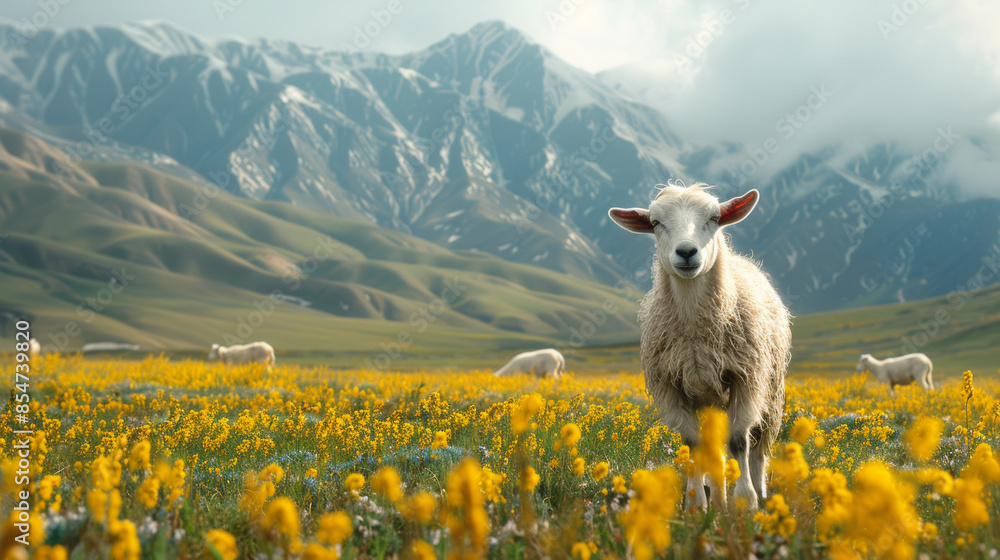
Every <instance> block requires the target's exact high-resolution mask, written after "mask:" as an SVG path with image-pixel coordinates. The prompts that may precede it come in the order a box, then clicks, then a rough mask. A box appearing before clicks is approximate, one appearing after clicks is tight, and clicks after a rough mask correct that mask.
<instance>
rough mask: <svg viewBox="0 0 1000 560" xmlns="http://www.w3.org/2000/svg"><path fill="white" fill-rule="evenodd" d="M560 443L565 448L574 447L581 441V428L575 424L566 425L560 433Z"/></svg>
mask: <svg viewBox="0 0 1000 560" xmlns="http://www.w3.org/2000/svg"><path fill="white" fill-rule="evenodd" d="M559 437H560V443H562V445H563V446H564V447H573V446H574V445H576V443H577V442H578V441H580V426H577V425H576V424H574V423H573V422H570V423H568V424H565V425H564V426H563V427H562V429H561V430H560V431H559Z"/></svg>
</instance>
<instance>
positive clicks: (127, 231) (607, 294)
mask: <svg viewBox="0 0 1000 560" xmlns="http://www.w3.org/2000/svg"><path fill="white" fill-rule="evenodd" d="M16 136H17V134H16V133H13V132H10V131H6V132H5V133H4V138H6V140H5V141H6V142H7V143H8V144H11V145H14V146H16V147H18V150H16V151H15V152H16V153H17V154H19V156H18V158H14V159H11V158H9V157H8V155H4V157H7V161H8V169H9V170H8V172H0V208H3V209H4V212H3V213H0V231H3V232H5V233H6V234H7V235H6V237H4V238H3V239H0V283H2V285H3V286H4V289H3V290H2V291H0V311H4V312H6V313H7V314H8V315H7V316H8V317H26V318H29V319H30V320H31V321H32V324H33V329H34V334H35V336H36V337H37V338H38V339H39V340H41V341H42V343H43V344H51V343H52V342H53V340H60V339H63V337H62V336H61V335H60V334H59V333H60V332H65V331H66V330H67V324H69V325H70V330H71V331H72V330H73V325H72V323H70V322H71V321H75V322H76V323H77V326H79V327H80V333H79V334H78V335H77V336H72V337H69V338H68V340H67V342H68V344H66V346H65V347H64V348H60V349H63V350H70V351H72V350H75V349H78V348H80V347H81V346H82V345H83V344H84V343H86V342H94V341H105V340H111V341H123V342H134V343H137V344H140V345H141V346H142V347H143V348H144V349H146V350H150V351H157V350H168V349H169V350H194V349H196V348H207V347H208V346H209V345H210V344H211V343H213V342H224V340H223V337H224V336H225V335H226V334H227V333H228V334H231V335H237V337H236V338H240V339H246V340H268V341H269V342H271V343H272V344H273V345H274V346H275V347H276V348H279V350H280V351H282V352H285V351H288V352H296V351H319V352H325V353H328V354H332V355H340V354H342V353H349V354H351V355H352V356H373V355H376V354H378V353H379V352H381V351H382V350H381V348H382V345H383V343H388V342H390V341H392V340H394V339H397V337H399V336H403V337H404V338H405V337H406V336H407V335H409V336H410V337H411V338H412V342H411V344H410V347H409V348H408V350H411V351H412V352H415V353H417V354H420V353H428V352H432V353H433V352H442V351H445V350H449V351H462V350H470V351H471V350H474V349H477V348H480V349H498V348H515V347H517V348H520V347H532V346H539V345H545V346H549V345H557V344H559V342H560V339H561V338H563V337H564V336H565V335H564V333H568V332H570V329H571V328H578V327H579V326H580V325H581V324H583V323H584V322H585V321H587V320H588V318H587V315H586V312H587V311H591V310H596V309H599V308H600V307H601V305H602V303H604V302H605V301H611V302H613V303H614V304H615V305H616V306H617V308H618V309H619V311H618V312H617V313H613V314H611V315H610V316H609V317H608V318H607V322H606V324H605V325H604V326H603V327H602V329H601V330H600V331H599V332H598V333H597V334H596V335H595V336H594V337H593V339H591V340H589V341H588V342H589V343H590V344H600V343H609V342H617V341H619V340H622V338H623V336H634V335H635V334H636V332H637V327H636V325H635V320H634V317H635V308H636V306H635V301H636V300H637V299H638V294H630V293H625V292H622V291H618V290H614V289H611V288H609V287H607V286H604V285H602V284H599V283H595V282H589V281H584V280H580V279H579V278H575V277H571V276H569V275H566V274H561V273H557V272H553V271H550V270H545V269H541V268H537V267H532V266H527V265H521V264H514V263H509V262H506V261H504V260H502V259H500V258H497V257H493V256H490V255H487V254H484V253H480V252H475V251H451V250H448V249H446V248H443V247H441V246H438V245H435V244H433V243H430V242H427V241H424V240H421V239H419V238H416V237H413V236H409V235H406V234H403V233H400V232H396V231H392V230H388V229H385V228H380V227H378V226H375V225H372V224H370V223H365V222H359V221H355V220H348V219H343V218H337V217H332V216H328V215H323V214H318V213H314V212H311V211H309V210H306V209H302V208H298V207H294V206H291V205H288V204H283V203H276V202H257V201H250V200H246V199H240V198H236V197H232V196H229V195H226V194H220V195H218V196H215V197H213V198H208V199H207V200H208V205H207V206H205V207H203V208H202V209H201V211H200V213H198V214H197V215H196V216H193V217H192V218H191V219H190V220H187V219H185V216H186V215H187V214H186V213H185V210H184V206H185V205H187V206H189V207H192V206H197V205H196V201H197V200H198V198H197V197H198V196H199V195H200V194H202V189H201V188H200V187H197V186H195V185H193V184H190V183H187V182H184V181H182V180H179V179H177V178H175V177H171V176H168V175H165V174H162V173H159V172H157V171H154V170H151V169H148V168H144V167H141V166H138V165H132V164H117V163H114V164H112V163H87V164H84V165H82V166H81V167H79V168H74V169H75V171H76V173H77V177H76V179H74V180H72V181H69V180H65V179H61V178H57V177H55V176H52V175H47V174H46V173H45V172H44V170H43V169H41V168H39V167H38V166H37V165H36V164H35V162H37V161H40V160H44V159H45V158H63V156H61V155H59V154H58V153H57V152H56V151H55V150H52V149H51V148H48V147H47V146H45V145H44V144H42V143H41V142H39V141H37V140H34V139H30V138H28V137H25V138H20V137H16ZM8 137H11V138H8ZM15 137H16V138H15ZM12 142H13V143H12ZM0 155H2V154H0ZM18 169H28V171H30V172H29V173H17V172H16V171H18ZM123 267H124V268H125V270H126V271H127V273H128V274H130V275H133V276H134V277H135V278H134V279H133V280H131V281H130V282H129V285H128V286H127V287H126V288H125V289H124V290H123V291H121V293H118V294H115V295H114V297H113V298H111V299H112V301H111V303H110V304H108V305H107V306H105V307H103V308H102V309H101V310H100V312H99V313H96V314H95V313H91V312H89V311H87V310H86V309H81V308H80V305H81V304H82V303H84V302H86V301H87V300H88V298H96V297H99V296H101V294H102V291H103V293H104V296H105V299H107V296H108V295H109V294H108V292H107V289H108V288H109V285H108V282H109V281H110V280H111V271H113V270H117V271H120V270H122V268H123ZM449 285H458V286H459V289H458V290H457V292H458V293H457V295H451V296H450V297H448V298H446V299H448V302H447V303H448V305H445V306H443V307H442V306H441V305H440V301H439V300H438V298H439V297H443V296H444V295H445V294H449V295H450V294H451V292H446V289H447V287H448V286H449ZM112 287H115V286H112ZM276 290H277V291H280V292H281V293H282V294H283V295H288V296H292V297H294V298H301V300H304V301H306V302H309V305H308V306H307V307H303V306H300V305H297V304H296V303H293V302H290V301H287V300H282V301H281V303H278V304H276V305H275V311H274V312H273V314H271V315H269V316H268V317H267V318H266V319H265V320H264V321H263V322H262V324H259V326H258V325H256V324H255V325H254V327H255V328H253V330H252V332H249V331H248V330H247V328H246V327H245V326H244V327H241V320H246V321H249V320H251V314H253V313H255V312H256V311H257V309H256V308H255V305H254V304H255V302H261V301H262V300H265V299H266V298H267V297H268V295H269V294H272V293H274V292H275V291H276ZM254 317H255V318H257V319H259V318H260V317H259V316H254ZM421 317H422V318H421ZM3 320H4V319H0V321H3ZM238 328H242V332H243V333H244V334H246V336H243V335H240V334H239V333H238V332H237V329H238ZM11 332H12V329H10V325H6V326H4V324H3V323H0V340H7V339H9V337H10V336H11ZM247 333H248V334H247ZM230 341H233V339H230ZM362 359H363V358H362Z"/></svg>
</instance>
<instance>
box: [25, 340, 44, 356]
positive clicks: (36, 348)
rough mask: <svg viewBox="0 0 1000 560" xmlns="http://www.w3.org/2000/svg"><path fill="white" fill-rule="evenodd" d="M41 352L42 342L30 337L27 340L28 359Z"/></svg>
mask: <svg viewBox="0 0 1000 560" xmlns="http://www.w3.org/2000/svg"><path fill="white" fill-rule="evenodd" d="M41 353H42V344H41V343H40V342H38V340H36V339H34V338H32V339H30V340H28V359H29V360H34V359H35V358H37V357H38V356H39V355H41Z"/></svg>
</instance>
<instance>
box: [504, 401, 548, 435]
mask: <svg viewBox="0 0 1000 560" xmlns="http://www.w3.org/2000/svg"><path fill="white" fill-rule="evenodd" d="M544 405H545V399H543V398H542V396H541V395H539V394H538V393H531V394H530V395H524V396H523V397H521V404H520V406H518V408H517V410H515V411H514V413H513V414H511V416H510V431H511V432H512V433H513V434H514V435H515V436H517V435H520V434H523V433H524V432H526V431H528V428H530V427H531V417H532V416H533V415H534V414H536V413H537V412H538V411H539V410H541V409H542V406H544Z"/></svg>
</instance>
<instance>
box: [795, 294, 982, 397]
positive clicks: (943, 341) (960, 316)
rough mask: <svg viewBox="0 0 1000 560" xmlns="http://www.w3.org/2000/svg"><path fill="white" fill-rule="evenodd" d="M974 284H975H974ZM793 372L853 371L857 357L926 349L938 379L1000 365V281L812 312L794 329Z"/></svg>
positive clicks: (798, 320)
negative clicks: (901, 300) (938, 293)
mask: <svg viewBox="0 0 1000 560" xmlns="http://www.w3.org/2000/svg"><path fill="white" fill-rule="evenodd" d="M972 287H973V288H974V287H975V283H973V286H972ZM792 338H793V344H794V347H793V349H792V356H793V357H792V368H791V371H792V373H804V374H820V375H848V374H850V373H852V372H853V371H854V368H855V366H856V365H857V362H858V357H859V356H860V355H861V354H862V353H867V354H871V355H873V356H875V357H876V358H885V357H888V356H898V355H901V354H907V353H910V352H923V353H924V354H927V356H928V357H930V358H931V360H932V361H933V362H934V378H935V379H947V378H954V377H959V378H960V377H961V375H962V372H963V371H965V370H968V369H971V370H972V371H973V373H977V374H980V375H985V376H988V377H989V378H995V376H996V375H997V369H998V368H1000V286H997V285H994V286H991V287H988V288H983V289H979V290H971V291H955V292H953V293H952V294H950V295H948V296H944V297H938V298H932V299H926V300H920V301H914V302H908V303H902V304H896V305H884V306H878V307H866V308H861V309H850V310H846V311H834V312H828V313H818V314H814V315H807V316H804V317H798V318H796V319H795V323H794V325H793V328H792Z"/></svg>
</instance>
